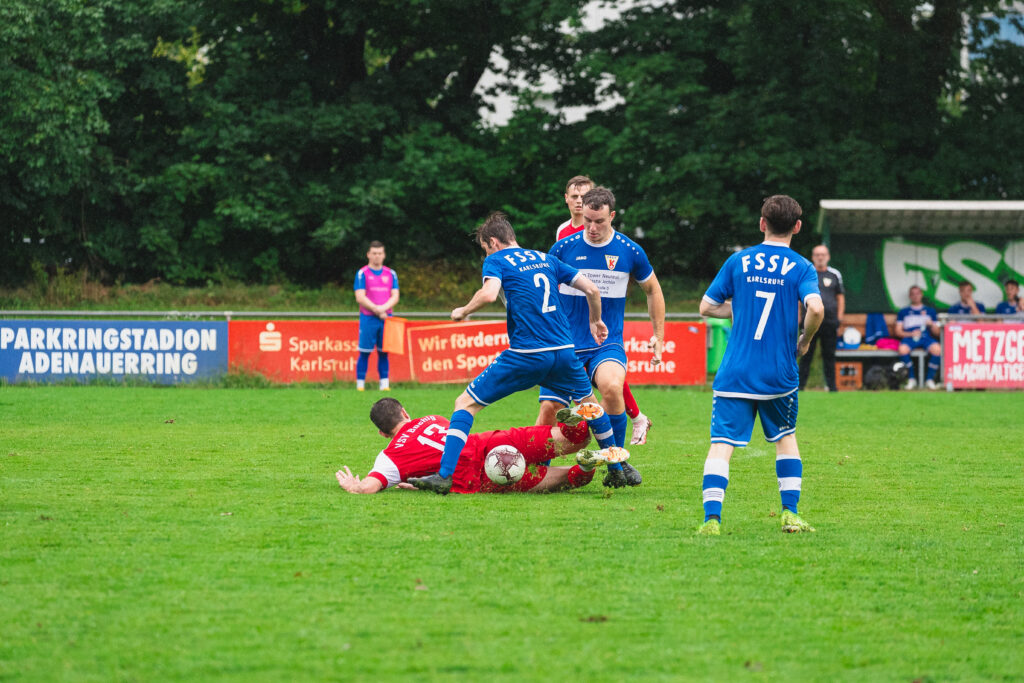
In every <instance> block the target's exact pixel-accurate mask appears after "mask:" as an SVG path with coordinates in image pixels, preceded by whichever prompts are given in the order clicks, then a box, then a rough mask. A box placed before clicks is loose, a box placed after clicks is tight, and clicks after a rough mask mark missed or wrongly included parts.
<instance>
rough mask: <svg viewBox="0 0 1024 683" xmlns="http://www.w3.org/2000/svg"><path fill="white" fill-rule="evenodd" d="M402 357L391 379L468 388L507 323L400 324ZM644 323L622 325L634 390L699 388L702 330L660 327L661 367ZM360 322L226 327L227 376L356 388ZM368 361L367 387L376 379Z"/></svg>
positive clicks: (394, 358)
mask: <svg viewBox="0 0 1024 683" xmlns="http://www.w3.org/2000/svg"><path fill="white" fill-rule="evenodd" d="M405 334H406V345H405V351H406V353H405V354H404V355H400V354H391V358H390V360H391V363H390V368H391V372H390V379H391V380H392V381H393V382H406V381H410V380H414V381H417V382H423V383H468V382H469V381H470V380H472V379H473V378H474V377H476V376H477V375H478V374H480V372H481V371H482V370H483V369H484V368H485V367H487V365H489V364H490V363H491V361H493V360H494V357H495V356H497V355H498V354H499V353H500V352H501V351H503V350H504V349H507V348H508V334H507V331H506V329H505V322H504V321H494V322H464V323H443V322H437V321H427V320H417V321H412V320H410V321H407V322H406V323H405ZM650 335H651V324H650V323H649V322H627V323H626V324H625V329H624V334H623V341H624V343H625V348H626V356H627V358H628V359H629V368H628V373H627V377H628V379H629V382H630V383H631V384H636V385H641V384H661V385H701V384H704V382H705V381H706V380H707V374H706V368H707V364H706V358H707V346H706V332H705V327H704V323H702V322H693V323H684V322H669V323H666V324H665V350H664V353H663V354H662V360H663V362H662V364H661V365H658V366H655V365H652V364H651V362H650V358H651V357H650V353H651V350H650V347H649V339H650ZM358 339H359V322H358V321H355V320H234V321H231V322H230V323H229V324H228V364H229V366H230V369H231V371H232V372H254V373H258V374H261V375H263V376H264V377H267V378H268V379H270V380H272V381H275V382H331V381H355V373H356V358H357V357H358V355H359V354H358V350H357V347H358ZM376 366H377V364H376V360H375V359H374V358H371V359H370V366H369V372H368V374H367V380H369V381H375V380H376V379H377V367H376Z"/></svg>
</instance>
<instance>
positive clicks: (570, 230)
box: [555, 218, 583, 242]
mask: <svg viewBox="0 0 1024 683" xmlns="http://www.w3.org/2000/svg"><path fill="white" fill-rule="evenodd" d="M581 230H583V226H582V225H573V224H572V219H571V218H570V219H569V220H567V221H566V222H564V223H562V224H561V225H559V226H558V230H556V231H555V241H556V242H557V241H558V240H564V239H565V238H566V237H572V236H573V235H575V234H576V233H578V232H580V231H581Z"/></svg>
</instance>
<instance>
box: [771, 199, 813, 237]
mask: <svg viewBox="0 0 1024 683" xmlns="http://www.w3.org/2000/svg"><path fill="white" fill-rule="evenodd" d="M803 213H804V211H803V209H801V208H800V205H799V204H797V201H796V200H795V199H793V198H792V197H790V196H789V195H784V194H773V195H772V196H771V197H768V199H766V200H764V204H762V205H761V218H763V219H765V221H766V222H767V223H768V232H770V233H772V234H773V235H788V234H789V233H791V232H793V229H794V228H795V227H796V222H797V221H798V220H800V216H802V215H803Z"/></svg>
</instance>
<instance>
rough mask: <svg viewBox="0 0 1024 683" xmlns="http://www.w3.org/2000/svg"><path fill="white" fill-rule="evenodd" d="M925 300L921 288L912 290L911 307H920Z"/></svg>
mask: <svg viewBox="0 0 1024 683" xmlns="http://www.w3.org/2000/svg"><path fill="white" fill-rule="evenodd" d="M923 299H924V292H922V291H921V288H920V287H913V288H911V290H910V305H911V306H919V305H920V304H921V301H922V300H923Z"/></svg>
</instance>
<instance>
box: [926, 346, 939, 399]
mask: <svg viewBox="0 0 1024 683" xmlns="http://www.w3.org/2000/svg"><path fill="white" fill-rule="evenodd" d="M941 363H942V347H941V346H939V342H937V341H934V340H933V341H932V343H931V344H929V345H928V375H927V379H926V380H925V383H924V385H925V386H926V387H928V388H929V389H931V390H932V391H934V390H936V389H938V388H939V385H938V384H936V383H935V375H937V374H938V372H939V365H940V364H941Z"/></svg>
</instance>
